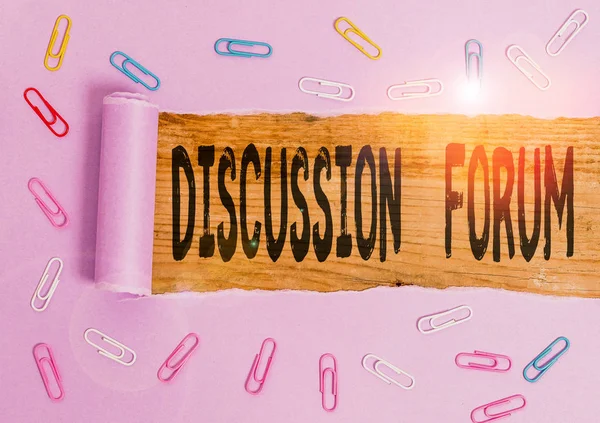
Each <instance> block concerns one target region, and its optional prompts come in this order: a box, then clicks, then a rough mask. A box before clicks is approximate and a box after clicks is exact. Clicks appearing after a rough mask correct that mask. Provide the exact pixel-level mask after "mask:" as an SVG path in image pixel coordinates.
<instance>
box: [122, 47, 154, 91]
mask: <svg viewBox="0 0 600 423" xmlns="http://www.w3.org/2000/svg"><path fill="white" fill-rule="evenodd" d="M116 56H123V57H124V58H125V60H123V63H122V64H121V66H119V65H118V64H116V63H115V61H114V58H115V57H116ZM127 63H131V64H132V65H133V66H135V67H136V68H137V69H138V70H139V71H140V72H142V73H144V75H148V76H151V77H152V78H154V79H155V80H156V85H155V86H154V87H151V86H150V85H148V84H146V83H145V82H144V81H142V80H141V79H140V78H138V77H137V76H135V75H134V74H133V73H132V72H131V71H130V70H129V69H127V67H126V65H127ZM110 64H111V65H113V66H114V67H115V68H117V69H118V70H120V71H121V72H123V73H124V74H125V75H127V76H128V77H129V78H130V79H131V80H132V81H133V82H136V83H140V84H142V85H143V86H144V87H146V88H148V89H149V90H150V91H156V90H158V89H159V88H160V79H158V76H156V75H154V74H153V73H152V72H150V71H149V70H148V69H146V68H145V67H143V66H142V65H140V64H139V63H138V62H136V61H135V60H133V59H132V58H131V57H129V56H128V55H126V54H125V53H123V52H122V51H115V52H114V53H113V54H111V55H110Z"/></svg>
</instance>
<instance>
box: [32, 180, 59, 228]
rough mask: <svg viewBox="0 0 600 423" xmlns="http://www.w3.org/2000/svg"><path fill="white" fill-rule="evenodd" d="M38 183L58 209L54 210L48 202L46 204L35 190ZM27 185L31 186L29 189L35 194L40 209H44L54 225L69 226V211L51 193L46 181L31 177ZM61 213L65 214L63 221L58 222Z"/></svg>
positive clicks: (57, 226)
mask: <svg viewBox="0 0 600 423" xmlns="http://www.w3.org/2000/svg"><path fill="white" fill-rule="evenodd" d="M36 183H37V184H38V185H39V186H40V187H42V189H43V190H44V194H46V196H48V198H49V199H50V200H51V201H52V205H54V206H55V208H56V209H57V210H56V211H54V210H52V209H51V208H50V207H49V206H48V204H46V203H45V202H44V200H43V199H42V197H41V196H40V195H39V194H38V193H37V192H35V189H34V185H35V184H36ZM27 187H28V188H29V191H30V192H31V193H32V194H33V196H34V197H35V202H36V203H37V204H38V206H40V209H42V211H43V212H44V214H45V215H46V217H47V218H48V220H49V221H50V223H52V226H54V227H55V228H63V227H65V226H67V224H68V223H69V216H68V215H67V212H66V211H65V209H63V207H62V206H61V205H60V204H59V203H58V201H56V198H54V196H53V195H52V193H50V191H49V190H48V188H46V185H44V183H43V182H42V181H40V180H39V179H38V178H31V179H30V180H29V183H28V184H27ZM61 215H62V216H63V219H62V223H58V222H57V221H56V220H55V218H56V217H58V216H61Z"/></svg>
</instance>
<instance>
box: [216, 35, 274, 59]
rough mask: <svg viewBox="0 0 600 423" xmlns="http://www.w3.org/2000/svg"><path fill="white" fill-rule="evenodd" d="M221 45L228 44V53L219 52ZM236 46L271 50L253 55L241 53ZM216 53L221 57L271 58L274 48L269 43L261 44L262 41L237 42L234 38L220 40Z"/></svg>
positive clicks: (246, 52)
mask: <svg viewBox="0 0 600 423" xmlns="http://www.w3.org/2000/svg"><path fill="white" fill-rule="evenodd" d="M221 43H227V51H221V50H219V44H221ZM235 45H240V46H249V47H253V46H262V47H266V48H268V49H269V51H268V52H266V53H252V52H249V51H239V50H234V49H233V46H235ZM215 51H216V52H217V54H220V55H221V56H239V57H262V58H265V57H269V56H270V55H271V54H272V53H273V47H271V45H270V44H267V43H261V42H260V41H246V40H236V39H233V38H219V39H218V40H217V42H216V43H215Z"/></svg>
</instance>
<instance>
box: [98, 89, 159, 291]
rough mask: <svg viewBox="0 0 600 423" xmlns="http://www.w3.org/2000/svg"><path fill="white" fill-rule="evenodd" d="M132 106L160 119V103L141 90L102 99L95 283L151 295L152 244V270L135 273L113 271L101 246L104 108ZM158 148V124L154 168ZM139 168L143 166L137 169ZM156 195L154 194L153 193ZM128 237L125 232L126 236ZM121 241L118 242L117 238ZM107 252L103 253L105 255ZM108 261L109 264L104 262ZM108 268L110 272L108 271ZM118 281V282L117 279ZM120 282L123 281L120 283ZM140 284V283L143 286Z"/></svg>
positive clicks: (102, 287) (154, 177)
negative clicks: (147, 110) (153, 114)
mask: <svg viewBox="0 0 600 423" xmlns="http://www.w3.org/2000/svg"><path fill="white" fill-rule="evenodd" d="M107 105H108V106H132V105H134V106H135V107H143V108H149V109H155V110H156V119H157V121H158V105H156V104H154V103H151V102H150V101H149V100H148V98H147V97H146V96H145V95H143V94H138V93H128V92H115V93H112V94H109V95H107V96H105V97H104V99H103V118H102V143H101V160H100V178H99V189H98V221H97V228H96V230H97V233H96V260H95V261H96V263H95V277H94V279H95V286H96V288H98V289H102V290H107V291H111V292H115V293H128V294H133V295H139V296H149V295H151V294H152V254H151V251H152V248H153V245H152V244H150V246H149V249H150V256H149V257H150V260H149V263H148V265H149V271H148V270H147V269H134V271H133V272H130V271H128V272H114V271H111V269H110V268H111V264H110V260H108V261H107V260H106V259H105V258H104V256H105V255H106V252H105V249H106V248H99V245H100V244H101V243H102V242H103V241H105V239H104V237H103V236H102V235H101V231H102V226H103V225H102V223H101V222H103V221H104V220H103V219H101V218H100V214H101V210H103V208H104V207H101V202H102V201H103V193H102V192H101V190H102V189H103V187H102V185H103V179H104V177H103V176H102V174H103V168H104V166H106V165H105V164H103V163H102V156H103V150H102V149H103V148H105V146H104V139H103V138H104V126H105V120H104V113H105V112H104V107H106V106H107ZM157 148H158V126H157V127H156V143H155V145H154V150H155V151H154V155H153V158H152V167H153V168H154V169H156V151H157ZM138 171H140V169H138ZM104 172H109V173H110V169H104ZM151 183H152V187H153V191H155V190H156V186H155V184H156V175H155V174H154V176H153V178H152V182H151ZM152 198H154V196H152ZM141 207H144V205H140V208H141ZM152 211H154V202H153V203H152ZM153 214H154V213H152V225H150V226H152V228H150V230H153V226H154V216H153ZM125 236H126V235H125ZM117 242H118V241H117ZM103 253H104V254H103ZM105 261H106V263H105ZM99 263H100V264H101V267H102V269H100V270H99V266H98V264H99ZM107 270H108V271H107ZM117 281H118V282H117ZM120 281H123V283H121V282H120ZM131 281H137V283H136V284H135V285H131V284H128V282H131ZM140 285H141V286H140Z"/></svg>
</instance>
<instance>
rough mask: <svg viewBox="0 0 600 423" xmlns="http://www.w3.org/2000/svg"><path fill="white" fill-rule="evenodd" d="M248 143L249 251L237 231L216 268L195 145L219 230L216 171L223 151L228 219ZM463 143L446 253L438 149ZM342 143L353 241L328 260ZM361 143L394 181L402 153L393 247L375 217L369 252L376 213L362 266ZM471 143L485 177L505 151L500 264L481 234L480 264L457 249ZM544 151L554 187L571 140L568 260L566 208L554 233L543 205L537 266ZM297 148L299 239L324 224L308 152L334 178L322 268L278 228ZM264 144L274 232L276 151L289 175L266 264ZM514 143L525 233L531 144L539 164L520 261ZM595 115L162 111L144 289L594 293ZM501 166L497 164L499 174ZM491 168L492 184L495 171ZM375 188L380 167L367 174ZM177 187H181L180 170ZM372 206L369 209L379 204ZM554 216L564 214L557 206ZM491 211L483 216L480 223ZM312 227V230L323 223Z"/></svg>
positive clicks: (598, 146) (223, 218)
mask: <svg viewBox="0 0 600 423" xmlns="http://www.w3.org/2000/svg"><path fill="white" fill-rule="evenodd" d="M250 143H253V144H254V145H255V146H256V148H257V149H258V152H259V155H260V158H261V162H262V166H263V173H262V174H261V176H260V178H259V179H258V180H255V178H254V170H253V168H252V166H250V168H249V171H248V184H247V190H248V227H249V228H248V230H249V232H250V236H251V235H252V228H253V225H254V221H260V222H262V223H263V226H262V231H261V234H260V244H259V247H258V252H257V254H256V257H255V258H253V259H248V258H247V257H246V255H245V254H244V251H243V250H242V246H241V239H240V235H239V227H238V244H237V249H236V252H235V255H234V256H233V258H232V259H231V261H229V262H223V260H222V259H221V257H220V256H219V252H218V251H217V249H218V247H217V246H215V255H214V256H213V257H210V258H200V257H199V237H200V236H201V235H202V229H203V228H202V225H203V205H202V199H203V191H202V186H203V185H202V184H203V177H202V168H201V167H200V166H198V146H201V145H214V146H215V165H214V166H213V167H211V168H210V178H211V179H210V184H211V186H210V188H211V191H210V228H211V233H212V234H215V237H216V233H217V225H218V224H219V223H221V222H224V227H225V232H227V231H228V228H229V223H228V222H229V215H228V213H227V211H226V209H225V208H224V207H223V205H222V203H221V199H220V197H219V194H218V188H217V169H218V163H219V158H220V157H221V155H222V152H223V148H224V147H231V148H232V149H233V151H234V153H235V158H236V170H237V173H238V175H237V178H236V180H235V181H231V179H230V178H229V177H228V178H226V186H227V189H228V191H229V192H230V193H231V195H232V197H233V201H234V203H235V206H236V213H237V214H238V224H239V204H240V200H239V194H240V188H239V181H240V177H239V173H240V168H241V158H242V152H243V150H244V148H245V147H246V146H247V145H248V144H250ZM450 143H461V144H465V152H466V157H465V163H464V166H463V167H455V168H453V170H452V184H453V189H454V190H457V191H463V192H464V195H465V205H464V207H463V208H460V209H458V210H455V211H453V212H452V218H453V228H452V256H451V257H450V258H446V254H445V247H444V239H445V224H446V222H445V198H446V197H445V187H446V185H445V179H444V175H445V160H446V146H447V145H448V144H450ZM178 145H181V146H183V147H185V149H186V150H187V152H188V154H189V156H190V159H191V162H192V165H193V168H194V175H195V181H196V182H195V183H196V223H195V231H194V238H193V243H192V247H191V248H190V250H189V251H188V253H187V256H186V257H185V258H184V259H183V260H182V261H175V260H174V259H173V252H172V174H171V161H172V160H171V156H172V149H173V148H174V147H175V146H178ZM338 145H352V146H353V150H352V165H351V166H350V167H349V168H348V225H349V232H350V233H351V234H352V240H353V249H352V254H351V256H350V257H347V258H338V257H336V237H337V236H338V235H339V233H340V187H339V185H340V172H339V170H340V169H339V167H336V166H335V164H334V163H335V146H338ZM364 145H370V146H371V147H372V149H373V152H374V156H375V162H376V163H377V172H378V173H379V164H378V162H379V159H378V154H377V153H378V151H379V149H380V148H382V147H383V148H385V149H386V151H387V157H388V161H389V162H390V171H391V172H392V178H393V161H394V150H395V149H396V148H401V152H402V196H401V197H402V204H401V230H402V232H401V242H402V244H401V249H400V252H399V253H398V254H394V251H393V245H392V244H393V238H392V233H391V230H390V225H389V216H388V225H387V259H386V261H385V262H380V260H379V221H378V223H377V242H376V244H375V250H374V251H373V254H372V255H371V257H370V259H369V260H366V261H365V260H363V259H362V258H361V256H360V255H359V253H358V251H357V247H356V230H355V224H354V203H355V200H356V199H355V198H354V172H355V163H356V158H357V155H358V153H359V150H360V148H361V147H362V146H364ZM478 145H483V146H484V148H485V151H486V153H487V157H488V161H489V163H490V184H491V183H492V181H491V178H492V153H493V151H494V149H495V148H496V147H505V148H507V149H508V150H510V151H511V152H512V154H513V161H514V165H515V185H514V188H513V195H512V201H511V216H512V224H513V230H514V233H515V249H516V253H515V255H514V257H513V258H512V259H509V256H508V252H507V241H506V230H505V227H504V224H503V225H501V232H500V234H501V259H500V262H494V261H493V259H492V242H493V239H492V236H493V234H491V235H490V241H489V246H488V250H487V252H486V254H485V256H484V257H483V259H482V260H480V261H479V260H476V259H475V258H474V256H473V253H472V252H471V247H470V243H469V228H468V225H467V208H466V206H467V198H466V195H467V174H468V169H469V160H470V157H471V153H472V151H473V149H474V148H475V146H478ZM547 145H550V146H552V155H553V159H554V166H555V169H556V174H557V178H558V183H559V187H560V183H561V181H562V176H563V166H564V162H565V156H566V151H567V148H568V147H573V148H574V191H575V195H574V204H575V206H574V220H575V223H574V228H575V229H574V233H575V243H574V254H573V256H572V257H567V255H566V250H567V241H566V235H565V222H564V220H565V218H566V217H565V216H563V225H562V228H560V229H559V227H558V219H557V216H556V210H555V209H554V207H553V208H552V212H551V224H552V243H551V248H552V253H551V257H550V259H549V260H545V259H544V257H543V247H544V221H543V214H544V197H543V196H544V160H545V157H544V147H545V146H547ZM300 146H302V147H304V148H305V149H306V151H307V153H308V158H309V163H310V170H309V173H310V174H309V179H308V181H306V182H305V181H304V180H303V179H302V178H299V186H300V189H301V190H302V192H303V194H304V195H305V197H306V199H307V202H308V209H309V216H310V226H311V243H312V225H314V224H315V223H316V222H319V224H320V226H321V228H323V227H324V226H323V225H325V222H324V214H323V211H322V210H321V209H320V208H319V207H318V206H317V204H316V201H315V196H314V192H313V177H314V174H313V165H314V158H315V157H316V155H317V152H318V150H319V148H320V147H326V148H327V149H328V151H329V152H330V154H331V160H332V175H331V180H329V181H327V180H326V179H325V177H324V171H323V172H322V175H323V176H322V177H321V186H322V187H323V190H324V192H325V193H326V195H327V197H328V199H329V202H330V205H331V209H332V217H333V234H334V238H333V247H332V251H331V254H330V255H329V257H328V258H327V260H325V261H324V262H318V261H317V259H316V256H315V253H314V250H313V247H312V244H311V246H310V249H309V252H308V254H307V255H306V257H305V258H304V260H303V261H302V262H296V261H295V260H294V258H293V256H292V252H291V247H290V241H289V239H290V231H289V228H290V225H291V224H292V223H293V222H298V223H297V224H298V225H299V228H298V230H299V231H300V230H301V226H302V219H301V213H300V211H299V210H298V208H297V207H296V206H295V204H294V201H293V199H292V196H291V194H290V193H289V189H290V188H289V183H290V182H289V172H290V167H291V162H292V158H293V156H294V154H295V151H296V149H297V148H298V147H300ZM267 147H272V151H273V155H272V157H273V164H272V179H273V181H272V196H273V199H272V202H273V227H274V232H275V236H277V233H278V230H279V219H280V212H279V206H280V184H279V178H278V175H279V168H280V162H279V157H280V152H281V148H282V147H285V148H286V149H287V154H286V158H287V172H288V210H289V213H288V222H287V228H288V230H287V237H286V244H285V247H284V249H283V252H282V254H281V256H280V257H279V259H278V260H277V261H276V262H273V261H272V260H271V258H270V257H269V255H268V253H267V250H266V247H265V242H266V241H265V227H264V221H265V216H264V202H263V189H264V161H265V151H266V148H267ZM520 147H525V151H526V167H525V192H526V197H525V198H526V203H525V204H526V213H525V221H526V223H527V232H528V235H529V236H530V235H531V231H532V221H533V203H534V201H533V191H534V171H533V157H534V149H535V148H540V153H541V171H542V181H541V183H542V228H541V235H540V241H539V245H538V247H537V250H536V253H535V255H534V257H533V259H532V260H531V261H530V262H527V261H526V260H525V259H524V258H523V255H522V254H521V252H520V249H519V238H518V237H519V232H518V224H517V185H516V183H517V180H518V168H517V166H518V159H519V148H520ZM599 152H600V118H590V119H570V118H569V119H567V118H561V119H556V120H542V119H535V118H531V117H524V116H517V115H503V116H489V115H485V116H477V117H466V116H462V115H400V114H393V113H384V114H379V115H343V116H337V117H326V118H321V117H315V116H310V115H306V114H302V113H292V114H285V115H283V114H257V115H244V116H230V115H208V116H196V115H182V114H172V113H161V114H160V121H159V146H158V162H157V187H156V211H155V242H154V258H153V292H154V293H164V292H181V291H215V290H220V289H228V288H242V289H268V290H272V289H301V290H314V291H323V292H325V291H337V290H363V289H366V288H370V287H375V286H380V285H384V286H400V285H420V286H426V287H437V288H444V287H449V286H469V287H482V286H484V287H493V288H505V289H510V290H516V291H527V292H534V293H543V294H552V295H571V296H581V297H598V296H600V279H599V277H598V272H597V271H598V268H599V267H598V266H599V263H600V262H599V259H600V242H599V241H600V239H599V236H598V235H597V234H598V233H600V232H599V230H600V216H599V213H598V212H599V211H600V196H599V190H598V182H599V180H600V170H599V168H598V160H599V158H600V157H599V154H600V153H599ZM504 174H505V172H504ZM504 174H502V173H501V175H503V176H501V178H502V179H503V180H502V181H501V185H502V186H503V184H504V183H505V175H504ZM482 175H483V173H482V172H481V168H480V169H479V170H478V171H477V173H476V179H475V186H476V188H475V199H476V201H475V216H476V226H477V231H478V232H479V233H480V232H481V228H482V226H483V210H484V205H483V198H484V197H483V191H482V188H481V187H482V186H483V176H482ZM377 177H378V178H377V180H378V184H379V174H378V175H377ZM181 178H182V191H183V192H187V186H186V185H185V178H184V177H183V172H181ZM369 178H370V172H369V169H368V167H366V168H365V171H364V175H363V178H362V181H363V183H362V186H363V189H362V196H361V197H362V208H363V221H364V223H363V227H364V229H363V230H364V231H365V232H368V230H369V227H370V223H371V214H370V210H371V208H370V204H371V196H370V193H371V191H370V179H369ZM187 201H188V200H187V194H185V195H183V196H182V199H181V204H182V207H181V208H182V216H181V218H182V226H183V228H182V232H185V222H186V221H187ZM378 210H379V209H378ZM565 214H566V210H565ZM492 219H493V218H492ZM321 230H323V229H321Z"/></svg>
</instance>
